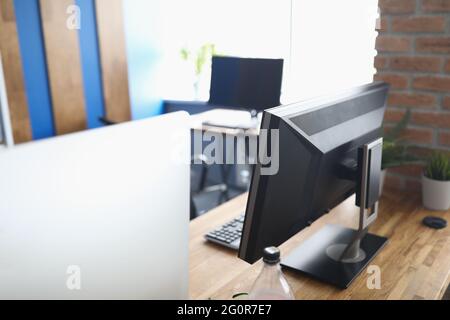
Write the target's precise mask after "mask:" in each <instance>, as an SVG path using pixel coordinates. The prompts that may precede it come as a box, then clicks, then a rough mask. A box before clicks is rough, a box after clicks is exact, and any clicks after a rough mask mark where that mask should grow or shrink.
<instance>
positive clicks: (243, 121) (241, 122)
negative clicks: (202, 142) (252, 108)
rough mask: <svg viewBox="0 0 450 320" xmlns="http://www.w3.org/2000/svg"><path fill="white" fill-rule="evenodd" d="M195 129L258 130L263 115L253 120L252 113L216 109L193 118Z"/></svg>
mask: <svg viewBox="0 0 450 320" xmlns="http://www.w3.org/2000/svg"><path fill="white" fill-rule="evenodd" d="M191 119H192V121H193V123H192V126H193V127H199V126H201V125H207V126H213V127H224V128H232V129H235V128H239V129H257V128H259V125H260V123H261V115H258V117H257V118H252V116H251V114H250V112H248V111H241V110H230V109H214V110H210V111H206V112H202V113H200V114H196V115H193V116H191Z"/></svg>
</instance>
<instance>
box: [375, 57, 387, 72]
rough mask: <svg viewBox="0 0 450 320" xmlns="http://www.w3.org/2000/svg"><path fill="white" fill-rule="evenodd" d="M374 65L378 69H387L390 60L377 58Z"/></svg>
mask: <svg viewBox="0 0 450 320" xmlns="http://www.w3.org/2000/svg"><path fill="white" fill-rule="evenodd" d="M373 64H374V66H375V68H376V69H379V70H382V69H385V68H386V67H387V65H388V58H386V57H380V56H376V57H375V60H374V63H373Z"/></svg>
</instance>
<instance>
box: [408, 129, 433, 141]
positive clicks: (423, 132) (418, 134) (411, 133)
mask: <svg viewBox="0 0 450 320" xmlns="http://www.w3.org/2000/svg"><path fill="white" fill-rule="evenodd" d="M401 137H402V138H403V139H405V141H407V142H411V143H419V144H431V143H433V130H432V129H413V128H406V129H405V130H404V131H403V132H402V134H401Z"/></svg>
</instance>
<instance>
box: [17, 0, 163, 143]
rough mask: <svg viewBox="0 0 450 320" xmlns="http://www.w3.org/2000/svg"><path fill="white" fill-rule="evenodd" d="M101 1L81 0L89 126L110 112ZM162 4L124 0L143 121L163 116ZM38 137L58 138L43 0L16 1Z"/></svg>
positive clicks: (133, 90) (134, 104)
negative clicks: (102, 46)
mask: <svg viewBox="0 0 450 320" xmlns="http://www.w3.org/2000/svg"><path fill="white" fill-rule="evenodd" d="M94 1H95V0H76V4H77V5H78V6H79V7H80V9H81V30H79V37H80V51H81V52H80V55H81V62H82V69H83V70H82V71H83V82H84V92H85V99H86V108H87V110H86V111H87V122H88V126H89V128H96V127H99V126H101V125H102V124H101V123H100V122H99V121H98V118H99V117H100V116H103V115H104V114H105V110H104V100H103V89H102V79H101V69H100V68H101V67H100V56H99V46H98V39H97V24H96V15H95V5H94ZM160 1H161V0H155V1H148V0H124V1H123V3H124V21H125V26H124V27H125V36H126V45H127V58H128V77H129V85H130V100H131V113H132V117H133V119H142V118H146V117H151V116H154V115H158V114H161V113H162V99H161V95H160V92H159V88H158V83H159V82H160V81H159V80H160V79H161V78H160V77H162V76H164V74H162V73H161V68H160V63H161V47H162V46H161V36H160V34H161V32H160V26H161V23H160V22H161V20H160V19H161V17H160V10H159V4H160ZM14 6H15V10H16V19H17V29H18V34H19V43H20V51H21V55H22V63H23V70H24V78H25V87H26V91H27V99H28V107H29V112H30V120H31V127H32V132H33V139H42V138H47V137H51V136H54V135H55V126H54V121H53V112H52V102H51V96H50V88H49V82H48V73H47V65H46V57H45V48H44V40H43V34H42V28H41V18H40V10H39V0H14Z"/></svg>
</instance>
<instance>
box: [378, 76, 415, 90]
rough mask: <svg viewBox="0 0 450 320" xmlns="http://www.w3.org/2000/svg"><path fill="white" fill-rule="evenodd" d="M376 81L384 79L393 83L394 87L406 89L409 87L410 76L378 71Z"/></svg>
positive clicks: (392, 86)
mask: <svg viewBox="0 0 450 320" xmlns="http://www.w3.org/2000/svg"><path fill="white" fill-rule="evenodd" d="M374 79H375V80H376V81H384V82H387V83H389V84H390V85H391V88H392V89H406V88H407V87H408V77H406V76H402V75H398V74H393V73H377V74H376V75H375V76H374Z"/></svg>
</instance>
